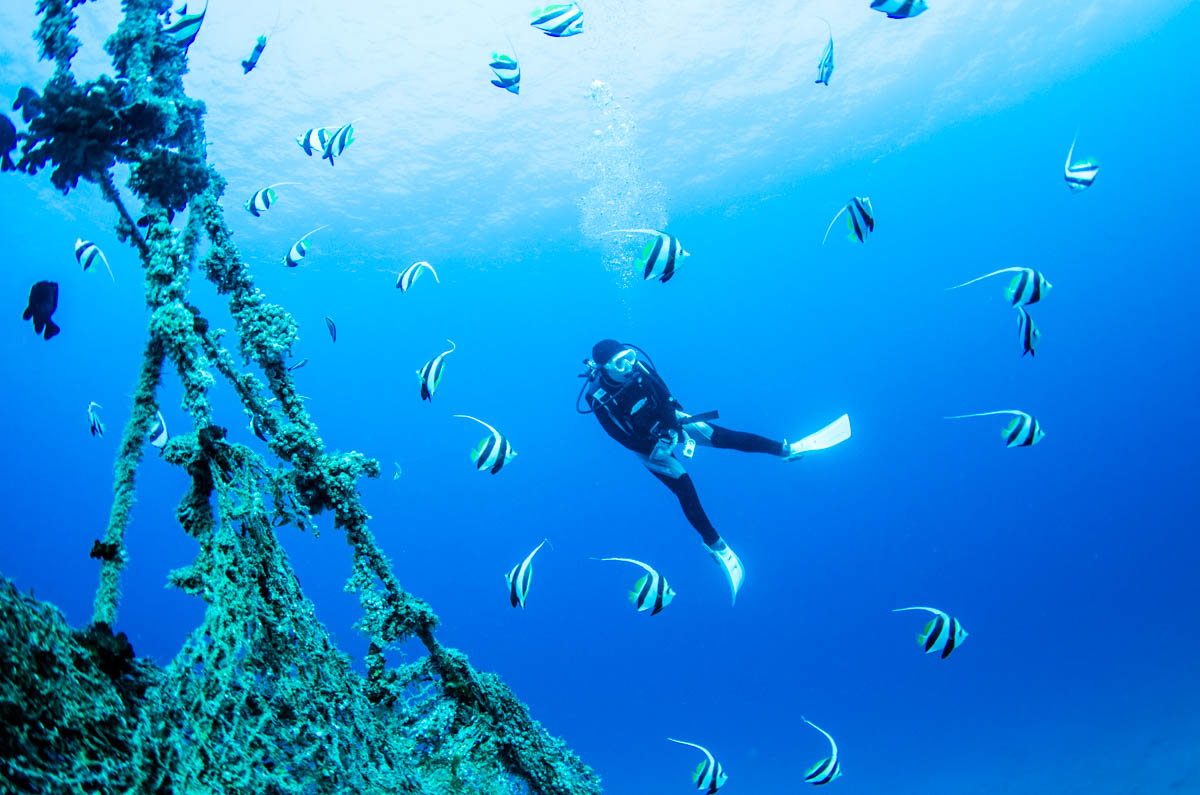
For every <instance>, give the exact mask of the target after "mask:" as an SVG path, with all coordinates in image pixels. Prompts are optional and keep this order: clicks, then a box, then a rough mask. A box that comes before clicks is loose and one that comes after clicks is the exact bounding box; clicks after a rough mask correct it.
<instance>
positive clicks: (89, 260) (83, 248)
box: [75, 237, 117, 282]
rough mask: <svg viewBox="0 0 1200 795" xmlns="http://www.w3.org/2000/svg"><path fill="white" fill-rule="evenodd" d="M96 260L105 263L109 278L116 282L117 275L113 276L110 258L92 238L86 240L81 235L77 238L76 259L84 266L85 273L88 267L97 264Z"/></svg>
mask: <svg viewBox="0 0 1200 795" xmlns="http://www.w3.org/2000/svg"><path fill="white" fill-rule="evenodd" d="M96 260H100V261H101V262H103V263H104V268H105V270H107V271H108V278H110V279H112V280H113V281H114V282H115V281H116V280H117V277H115V276H113V272H112V268H111V267H109V265H108V258H107V257H105V256H104V252H103V251H101V250H100V247H99V246H97V245H96V244H95V243H93V242H92V241H90V240H84V239H83V238H81V237H77V238H75V261H76V262H78V263H79V264H80V266H82V267H83V272H84V273H87V272H88V269H89V268H91V267H92V266H93V265H95V264H96Z"/></svg>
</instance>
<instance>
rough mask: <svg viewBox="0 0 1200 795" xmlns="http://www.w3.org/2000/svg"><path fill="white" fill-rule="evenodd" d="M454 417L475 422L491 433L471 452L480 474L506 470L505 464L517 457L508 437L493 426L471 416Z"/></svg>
mask: <svg viewBox="0 0 1200 795" xmlns="http://www.w3.org/2000/svg"><path fill="white" fill-rule="evenodd" d="M454 416H455V417H462V418H463V419H464V420H475V422H478V423H479V424H480V425H482V426H483V427H485V428H487V429H488V430H489V431H491V434H490V435H489V436H485V437H483V438H482V439H480V440H479V444H477V445H475V449H474V450H472V451H471V460H472V461H474V462H475V468H476V469H478V470H479V471H480V472H482V471H484V470H485V469H487V470H491V473H492V474H493V475H495V474H496V473H497V472H499V471H500V470H501V469H503V468H504V465H505V464H507V463H508V462H509V461H511V460H513V459H514V458H516V457H517V451H516V450H514V449H513V446H512V443H511V442H510V441H508V437H507V436H505V435H504V434H502V433H500V431H498V430H496V429H495V428H493V427H492V426H491V425H488V424H487V423H486V422H484V421H483V420H481V419H477V418H475V417H472V416H471V415H469V414H455V415H454Z"/></svg>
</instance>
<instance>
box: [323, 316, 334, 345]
mask: <svg viewBox="0 0 1200 795" xmlns="http://www.w3.org/2000/svg"><path fill="white" fill-rule="evenodd" d="M325 328H327V329H329V339H331V340H333V341H334V342H337V324H336V323H334V322H333V318H331V317H327V318H325Z"/></svg>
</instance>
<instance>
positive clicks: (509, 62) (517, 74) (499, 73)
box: [488, 42, 521, 94]
mask: <svg viewBox="0 0 1200 795" xmlns="http://www.w3.org/2000/svg"><path fill="white" fill-rule="evenodd" d="M509 44H510V46H511V44H512V42H509ZM516 52H517V50H516V48H515V47H514V48H513V55H512V56H511V57H510V56H508V55H505V54H504V53H502V52H494V53H492V60H491V63H489V64H488V67H489V68H491V70H492V72H493V73H494V74H495V75H496V78H495V79H494V80H492V85H494V86H495V87H496V88H503V89H504V90H505V91H508V92H511V93H513V94H519V93H521V65H520V64H519V63H518V62H517V58H516Z"/></svg>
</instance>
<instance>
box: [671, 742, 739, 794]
mask: <svg viewBox="0 0 1200 795" xmlns="http://www.w3.org/2000/svg"><path fill="white" fill-rule="evenodd" d="M667 739H668V740H670V741H671V742H673V743H679V744H680V745H690V746H691V747H692V748H698V749H700V750H701V751H702V752H703V753H704V760H703V761H701V762H700V765H699V766H698V767H697V768H696V772H695V773H693V774H692V781H695V782H696V789H699V790H704V791H705V793H706V795H713V793H715V792H716V791H717V790H719V789H720V788H721V787H723V786H725V782H726V781H727V780H728V779H729V776H727V775H725V769H724V768H723V767H721V763H720V762H718V761H717V760H716V759H714V758H713V755H712V754H710V753H709V752H708V749H707V748H705V747H704V746H703V745H696V744H695V743H689V742H687V741H685V740H676V739H675V738H674V737H668V738H667Z"/></svg>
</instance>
